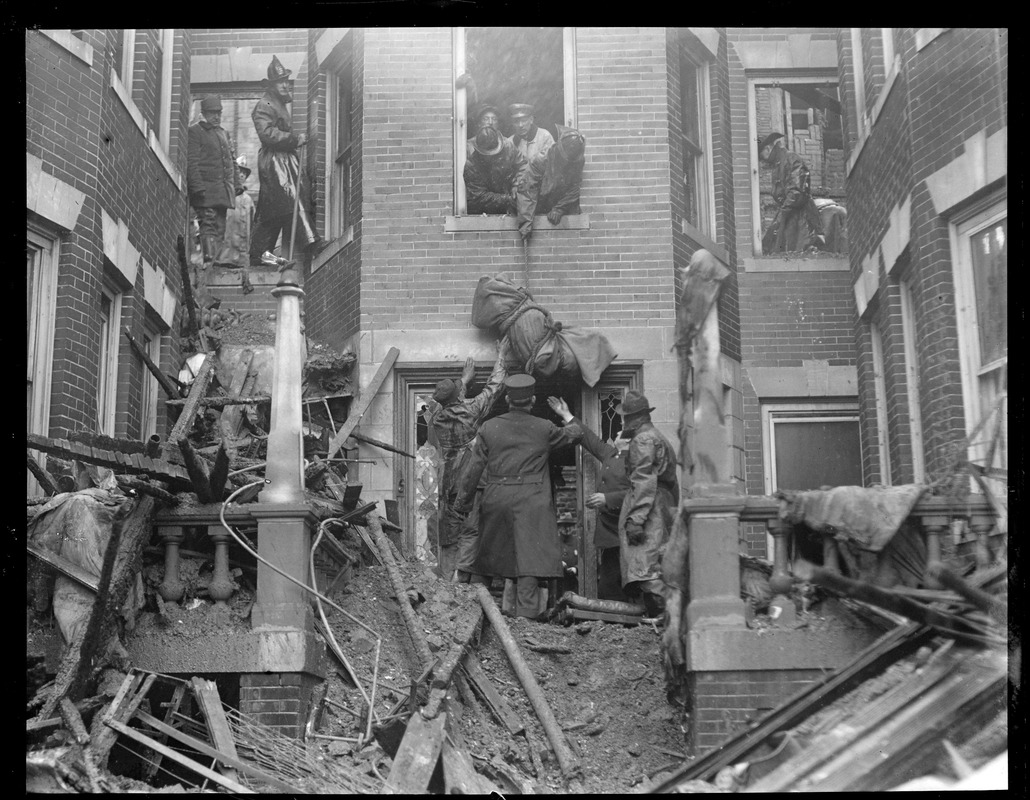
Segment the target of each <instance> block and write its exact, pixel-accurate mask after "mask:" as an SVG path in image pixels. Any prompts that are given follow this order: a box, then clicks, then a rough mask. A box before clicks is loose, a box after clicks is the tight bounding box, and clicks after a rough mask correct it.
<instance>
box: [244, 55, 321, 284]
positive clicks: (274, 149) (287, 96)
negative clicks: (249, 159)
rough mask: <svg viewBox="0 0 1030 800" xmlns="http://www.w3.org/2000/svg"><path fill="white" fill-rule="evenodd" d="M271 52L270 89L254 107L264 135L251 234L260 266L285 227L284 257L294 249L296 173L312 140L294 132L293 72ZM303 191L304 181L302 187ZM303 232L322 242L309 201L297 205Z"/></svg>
mask: <svg viewBox="0 0 1030 800" xmlns="http://www.w3.org/2000/svg"><path fill="white" fill-rule="evenodd" d="M291 72H292V70H288V69H286V68H285V67H283V65H282V64H281V63H280V62H279V59H278V58H276V57H275V56H272V63H271V64H269V65H268V78H267V80H266V82H265V83H266V85H267V88H266V89H265V94H264V95H263V96H262V98H261V99H260V100H258V102H257V105H256V106H254V111H253V112H252V113H251V119H253V120H254V129H255V130H256V131H257V135H258V139H260V140H261V150H260V151H259V152H258V183H260V186H261V188H260V192H259V194H258V202H257V215H256V217H255V218H254V229H253V231H251V236H250V263H251V264H252V265H254V266H261V264H262V262H261V254H262V253H264V252H265V251H266V250H269V251H270V250H272V249H273V248H274V247H275V243H276V241H277V240H278V239H279V234H280V232H281V233H282V238H283V241H282V253H281V255H282V256H283V257H286V256H287V255H288V254H289V250H290V242H291V236H292V229H293V209H294V206H295V204H296V197H297V195H296V192H297V173H298V172H299V171H300V155H299V153H298V149H299V148H300V147H301V145H303V144H304V143H305V142H307V134H305V133H299V134H297V133H294V132H293V124H292V122H291V120H290V112H289V110H288V109H287V108H286V104H287V103H290V102H292V101H293V95H292V94H291V93H290V84H291V83H292V81H291V80H290V74H291ZM301 194H302V196H303V187H301ZM297 212H298V213H297V228H298V233H299V234H300V236H301V238H302V239H303V241H304V242H305V244H317V243H318V241H319V238H318V236H317V235H316V234H315V232H314V231H313V230H312V228H311V223H310V222H309V220H308V215H307V212H306V210H305V208H304V203H301V204H300V207H299V208H298V210H297Z"/></svg>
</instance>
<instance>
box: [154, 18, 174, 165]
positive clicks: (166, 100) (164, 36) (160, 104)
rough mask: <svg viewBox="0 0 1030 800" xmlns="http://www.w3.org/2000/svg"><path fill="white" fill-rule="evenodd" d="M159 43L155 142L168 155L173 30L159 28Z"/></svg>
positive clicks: (170, 119)
mask: <svg viewBox="0 0 1030 800" xmlns="http://www.w3.org/2000/svg"><path fill="white" fill-rule="evenodd" d="M158 38H159V39H160V41H161V85H160V86H159V87H158V96H157V114H158V125H157V140H158V141H159V142H160V143H161V146H162V147H163V148H164V151H165V152H166V153H168V152H169V151H170V147H171V132H172V65H173V63H174V52H173V51H174V49H175V29H174V28H159V29H158Z"/></svg>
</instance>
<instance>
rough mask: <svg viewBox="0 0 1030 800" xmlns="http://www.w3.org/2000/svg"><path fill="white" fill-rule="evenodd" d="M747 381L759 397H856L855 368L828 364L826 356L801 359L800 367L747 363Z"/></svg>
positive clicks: (763, 398) (856, 371)
mask: <svg viewBox="0 0 1030 800" xmlns="http://www.w3.org/2000/svg"><path fill="white" fill-rule="evenodd" d="M744 369H745V370H746V371H747V378H748V381H750V383H751V387H752V388H753V389H754V390H755V394H756V395H757V396H758V398H759V399H760V400H765V399H771V398H777V397H855V396H856V395H857V394H858V370H857V369H856V368H855V367H854V366H830V362H829V361H826V360H825V359H812V360H809V361H802V362H801V366H800V367H749V366H747V365H745V367H744Z"/></svg>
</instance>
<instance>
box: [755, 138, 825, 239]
mask: <svg viewBox="0 0 1030 800" xmlns="http://www.w3.org/2000/svg"><path fill="white" fill-rule="evenodd" d="M758 155H759V157H760V158H761V159H762V161H764V162H765V163H766V164H768V165H770V166H771V167H772V168H773V200H775V201H776V204H777V206H778V207H777V210H776V216H775V217H774V218H773V221H772V222H771V223H770V224H769V227H768V228H767V229H766V231H765V234H763V236H762V252H763V253H765V254H768V253H783V252H792V251H796V250H803V249H805V247H807V246H815V247H818V248H820V249H821V248H822V247H823V246H824V245H825V244H826V240H825V238H824V237H823V228H822V222H821V220H820V219H819V212H818V210H817V209H816V207H815V203H813V202H812V191H811V179H810V175H809V171H808V165H807V164H806V163H805V162H804V159H802V158H801V156H799V155H798V154H797V153H795V152H793V151H791V150H788V149H787V148H786V145H785V144H784V138H783V134H782V133H770V134H769V135H768V136H766V137H765V138H764V139H761V140H760V141H759V142H758ZM802 220H805V221H806V222H807V223H808V228H809V234H810V235H809V237H808V239H807V241H806V242H804V243H803V242H802V241H801V222H802Z"/></svg>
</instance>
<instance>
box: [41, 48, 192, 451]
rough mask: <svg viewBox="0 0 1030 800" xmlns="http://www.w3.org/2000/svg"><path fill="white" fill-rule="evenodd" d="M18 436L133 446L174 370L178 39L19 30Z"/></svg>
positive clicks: (154, 425) (182, 137) (181, 115)
mask: <svg viewBox="0 0 1030 800" xmlns="http://www.w3.org/2000/svg"><path fill="white" fill-rule="evenodd" d="M25 49H26V115H25V117H26V148H25V149H26V162H27V192H26V206H27V226H28V242H27V250H28V272H27V288H28V290H29V296H28V323H29V327H28V345H29V398H28V425H27V427H28V429H29V430H30V431H32V432H36V433H42V434H49V435H52V436H61V435H64V434H67V433H68V432H70V431H75V430H87V431H94V432H100V433H105V434H108V435H118V436H130V437H133V438H144V439H145V438H147V437H148V436H150V435H151V434H152V433H155V432H156V433H162V432H163V431H164V429H165V414H164V408H163V404H162V403H160V398H159V397H158V390H157V386H156V381H155V380H154V379H153V377H152V376H151V375H150V374H149V373H148V372H147V371H146V369H145V367H144V365H143V363H142V361H141V360H140V359H139V358H138V357H137V356H136V355H135V354H134V353H133V351H132V350H131V349H130V347H129V344H128V340H127V338H126V337H125V336H124V335H123V329H128V330H129V331H131V333H132V334H133V336H134V337H135V339H136V340H137V341H139V342H143V343H144V344H145V346H146V347H147V348H148V350H149V351H150V355H151V357H152V358H153V359H154V360H155V361H156V362H158V363H159V364H160V365H161V366H162V367H163V368H164V369H166V370H168V371H175V370H177V369H178V362H179V357H178V352H177V346H178V340H177V336H176V335H175V334H176V333H177V329H176V323H177V319H176V317H177V314H178V311H179V302H178V298H179V297H180V287H179V283H180V281H179V270H178V262H177V260H176V249H175V243H176V238H177V236H179V235H180V234H182V233H183V232H184V231H185V221H186V211H187V199H186V195H185V178H184V175H185V168H186V148H185V141H186V127H187V121H188V109H189V80H190V76H189V69H190V35H189V32H188V31H181V30H172V29H159V30H138V31H123V30H76V31H69V30H29V31H26V33H25Z"/></svg>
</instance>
